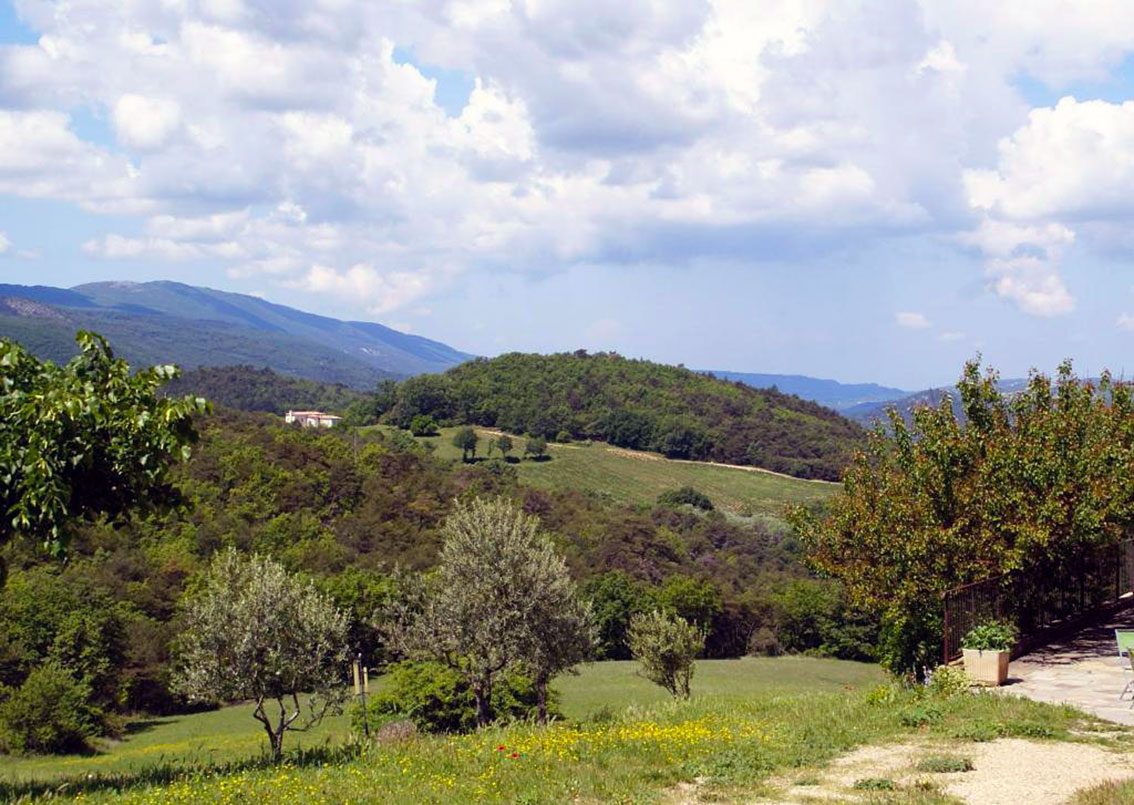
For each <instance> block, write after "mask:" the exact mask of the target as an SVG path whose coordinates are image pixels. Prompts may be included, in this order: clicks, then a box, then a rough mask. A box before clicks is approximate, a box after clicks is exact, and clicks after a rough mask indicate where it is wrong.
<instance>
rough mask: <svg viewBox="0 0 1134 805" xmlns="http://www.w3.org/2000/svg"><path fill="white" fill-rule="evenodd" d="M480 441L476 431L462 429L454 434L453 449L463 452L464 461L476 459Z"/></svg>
mask: <svg viewBox="0 0 1134 805" xmlns="http://www.w3.org/2000/svg"><path fill="white" fill-rule="evenodd" d="M419 416H420V415H419ZM479 441H480V439H479V438H478V437H477V435H476V431H475V430H473V429H472V428H461V429H460V430H458V431H457V432H456V433H454V434H453V447H456V448H457V449H459V450H460V451H461V458H462V459H463V460H464V461H471V460H472V459H474V458H476V445H477V442H479Z"/></svg>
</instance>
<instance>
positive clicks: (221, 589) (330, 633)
mask: <svg viewBox="0 0 1134 805" xmlns="http://www.w3.org/2000/svg"><path fill="white" fill-rule="evenodd" d="M184 620H185V631H184V633H183V634H182V635H181V638H180V640H179V643H178V646H177V668H176V684H177V686H178V688H179V689H180V690H182V691H183V692H184V693H185V694H186V695H187V696H189V697H190V698H191V699H195V700H201V701H208V702H217V701H222V702H223V701H236V700H241V699H251V700H253V701H255V702H256V711H255V713H254V715H255V717H256V719H257V720H258V721H260V722H261V723H262V724H263V726H264V730H265V732H266V733H267V735H268V740H269V743H270V745H271V748H272V753H273V754H274V755H275V756H276V757H279V755H280V753H281V752H282V748H283V738H284V733H285V732H286V731H287V730H289V729H300V728H301V727H297V726H295V723H296V720H297V719H298V718H299V717H300V716H301V715H302V714H303V710H304V709H306V715H307V718H306V720H305V721H304V723H303V726H302V728H303V729H306V728H309V727H310V726H312V725H314V724H317V723H318V722H319V721H320V720H321V719H322V718H323V716H324V715H325V714H326V713H327V712H328V710H329V709H333V708H334V707H335V706H336V704H337V700H338V697H339V696H341V694H342V690H343V689H342V682H343V675H344V670H345V668H346V630H347V617H346V615H345V614H344V613H343V612H340V611H339V610H338V609H336V608H335V606H334V605H333V604H332V603H331V601H330V600H329V599H328V598H326V597H325V596H324V595H322V594H321V593H319V592H318V591H316V590H315V588H314V586H313V585H312V584H311V583H310V582H309V581H305V580H303V579H300V578H298V577H295V576H292V575H290V574H288V572H287V571H286V570H285V569H284V568H283V566H281V565H279V564H278V563H276V562H273V561H271V560H270V559H264V558H262V557H259V556H252V557H250V558H245V557H242V556H240V555H239V554H237V553H236V552H235V551H233V550H228V551H225V552H223V553H220V554H218V555H217V556H216V558H215V559H214V560H213V563H212V564H211V566H210V567H209V569H208V572H207V573H206V574H205V576H204V578H203V579H202V580H201V584H200V586H199V587H198V588H197V589H195V590H193V591H192V592H191V593H190V594H189V596H188V597H187V600H186V602H185V613H184ZM312 691H313V692H315V693H316V694H318V696H319V699H318V701H308V702H307V706H306V708H304V706H303V705H301V703H300V701H299V698H298V694H299V693H307V692H312ZM289 699H290V705H289V704H288V700H289ZM268 701H275V702H276V704H277V706H278V709H279V715H278V718H274V719H273V717H272V716H271V715H269V713H268V711H267V710H266V709H265V704H266V703H267V702H268ZM289 706H290V707H291V711H290V712H289V711H288V707H289Z"/></svg>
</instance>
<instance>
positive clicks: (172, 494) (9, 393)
mask: <svg viewBox="0 0 1134 805" xmlns="http://www.w3.org/2000/svg"><path fill="white" fill-rule="evenodd" d="M76 340H77V341H78V343H79V346H80V348H81V350H82V351H81V352H80V354H79V355H77V356H76V357H75V358H74V359H72V360H71V361H70V362H69V363H67V364H66V365H65V366H56V365H55V364H52V363H50V362H41V361H39V360H38V359H36V358H35V357H33V356H32V355H31V354H30V353H28V352H27V351H26V350H24V349H23V348H22V347H21V346H19V345H18V344H16V343H15V342H13V341H9V340H7V339H3V340H0V388H2V389H3V394H0V509H2V510H3V512H4V516H3V518H2V519H0V542H6V541H8V540H9V539H11V538H12V537H13V536H14V535H16V534H19V533H24V534H30V535H33V536H36V537H39V538H41V539H42V540H43V541H44V543H45V545H46V547H47V548H48V549H49V550H51V551H52V552H54V553H56V554H58V553H61V552H62V551H63V549H64V548H65V546H66V544H67V540H68V538H69V536H70V533H71V529H72V527H73V525H74V524H75V523H76V522H78V521H83V520H86V521H91V520H95V519H97V518H99V517H103V516H105V517H108V518H111V519H112V520H120V519H123V518H125V517H127V516H128V515H129V513H130V512H131V511H134V510H141V511H147V510H152V509H159V508H163V507H167V506H170V505H172V504H175V503H177V502H179V501H180V497H179V495H178V493H177V490H176V489H175V488H174V486H173V485H172V484H171V483H170V482H169V467H170V465H171V463H172V462H173V461H175V460H184V459H188V458H189V449H190V448H189V446H190V445H191V444H192V443H193V442H194V441H196V439H197V432H196V430H195V429H194V427H193V419H192V418H193V415H194V414H197V413H202V412H204V411H206V410H207V409H208V404H207V403H206V402H205V400H203V399H201V398H192V397H186V398H182V399H170V398H165V397H161V396H159V394H158V388H159V386H161V384H162V383H164V382H165V381H167V380H170V379H171V378H174V377H176V376H177V373H178V372H177V369H176V368H175V367H173V366H155V367H153V368H150V369H143V370H142V371H139V372H136V373H134V374H131V372H130V367H129V366H128V365H127V364H126V362H125V361H122V360H118V359H115V358H114V356H113V353H112V352H111V350H110V347H109V346H108V345H107V343H106V340H105V339H103V338H102V337H100V336H97V335H94V334H93V333H88V332H80V333H79V334H78V336H77V339H76Z"/></svg>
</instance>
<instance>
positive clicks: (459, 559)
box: [386, 499, 589, 726]
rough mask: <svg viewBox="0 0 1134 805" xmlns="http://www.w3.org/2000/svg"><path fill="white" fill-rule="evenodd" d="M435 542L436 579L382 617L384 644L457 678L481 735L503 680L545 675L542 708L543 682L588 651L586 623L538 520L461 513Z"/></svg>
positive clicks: (505, 507)
mask: <svg viewBox="0 0 1134 805" xmlns="http://www.w3.org/2000/svg"><path fill="white" fill-rule="evenodd" d="M442 534H443V536H444V539H445V543H444V546H443V547H442V549H441V557H440V561H439V563H438V566H437V569H436V571H435V572H434V573H433V574H432V575H431V576H430V577H428V578H426V579H424V580H422V581H421V583H419V584H413V583H411V584H409V585H408V590H407V593H406V595H405V596H404V598H403V599H402V601H400V602H399V603H398V604H397V605H396V606H395V607H393V608H392V609H391V612H390V613H389V615H390V617H389V618H388V619H387V621H386V628H387V634H388V635H389V640H390V643H391V644H392V645H393V646H394V647H395V648H396V649H398V650H400V651H401V652H402V653H403V654H405V655H406V656H408V657H411V658H415V659H427V660H435V661H437V662H440V663H442V664H444V665H446V666H448V667H449V668H452V669H454V670H456V671H457V672H458V673H460V674H461V675H462V676H463V677H464V678H465V680H466V681H467V683H468V685H469V688H470V689H471V690H472V693H473V699H474V701H475V705H476V723H477V725H478V726H484V725H486V724H488V723H489V722H490V721H491V720H492V718H493V705H492V690H493V684H494V681H495V680H496V678H497V676H498V675H499V674H501V673H503V672H505V671H506V670H510V669H516V668H518V667H521V666H522V667H527V668H528V669H530V670H531V671H532V672H533V674H536V675H542V676H543V677H544V685H543V690H544V701H545V702H546V682H547V680H548V679H550V678H551V677H552V676H554V675H555V674H556V673H559V672H561V671H562V670H565V669H566V668H568V667H570V666H571V665H573V664H574V663H576V662H578V661H579V659H581V658H582V655H583V654H584V653H585V649H583V648H582V647H583V646H584V645H589V641H588V638H589V631H588V630H589V621H588V618H587V613H586V612H585V609H584V607H583V606H582V605H581V604H579V603H578V601H577V599H576V597H575V593H574V587H573V585H572V584H571V582H570V579H569V578H568V576H567V567H566V564H565V563H564V562H563V559H562V557H560V556H559V555H558V553H556V551H555V549H554V547H553V546H552V544H551V541H550V540H549V539H548V538H547V537H546V536H544V535H543V534H541V533H540V532H539V520H538V519H537V518H535V517H533V516H532V515H529V514H525V513H524V512H523V511H522V510H520V509H519V508H518V507H516V506H515V505H514V504H512V503H511V502H509V501H507V500H504V499H495V500H474V501H473V502H471V503H468V504H458V506H457V508H456V509H455V510H454V512H453V513H452V514H451V515H450V516H449V517H448V518H447V519H446V521H445V524H444V526H443V527H442ZM556 610H558V611H556ZM557 630H558V631H557Z"/></svg>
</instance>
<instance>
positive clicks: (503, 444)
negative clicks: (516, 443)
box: [496, 433, 513, 459]
mask: <svg viewBox="0 0 1134 805" xmlns="http://www.w3.org/2000/svg"><path fill="white" fill-rule="evenodd" d="M512 447H513V444H512V437H511V436H509V435H508V434H507V433H501V434H500V436H498V437H497V439H496V449H497V450H499V451H500V455H501V456H503V457H504V458H505V459H507V458H508V454H509V453H511V452H512Z"/></svg>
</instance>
